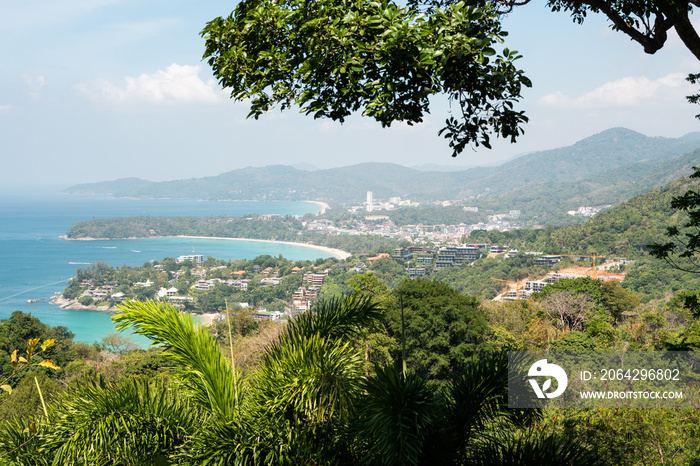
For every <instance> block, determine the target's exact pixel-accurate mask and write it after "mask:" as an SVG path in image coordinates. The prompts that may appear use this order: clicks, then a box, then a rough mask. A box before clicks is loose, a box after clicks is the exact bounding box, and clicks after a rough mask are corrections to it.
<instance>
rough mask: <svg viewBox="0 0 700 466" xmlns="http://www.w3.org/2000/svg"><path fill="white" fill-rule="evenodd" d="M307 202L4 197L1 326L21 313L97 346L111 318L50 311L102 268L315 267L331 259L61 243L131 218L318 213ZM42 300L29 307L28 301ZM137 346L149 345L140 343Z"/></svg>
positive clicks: (272, 247) (132, 243) (0, 201)
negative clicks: (80, 230) (88, 226)
mask: <svg viewBox="0 0 700 466" xmlns="http://www.w3.org/2000/svg"><path fill="white" fill-rule="evenodd" d="M318 211H319V206H318V205H316V204H313V203H309V202H254V201H236V202H221V201H195V200H181V199H147V200H144V199H138V200H137V199H117V198H110V197H81V196H68V195H61V194H55V193H37V192H32V193H18V192H1V191H0V319H6V318H8V317H9V316H10V315H11V314H12V312H14V311H17V310H20V311H23V312H26V313H31V314H32V315H33V316H35V317H37V318H39V319H40V320H41V321H42V322H44V323H46V324H49V325H51V326H56V325H65V326H66V327H68V328H69V329H70V331H71V332H73V333H74V334H75V340H76V341H84V342H87V343H92V342H93V341H99V340H100V339H101V338H102V337H104V336H105V335H107V334H109V333H112V332H114V331H115V329H114V326H113V324H112V322H111V320H110V314H109V313H105V312H97V311H74V310H67V309H60V308H59V307H57V306H53V305H51V304H49V303H48V299H49V298H50V297H51V296H53V294H54V293H57V292H61V291H63V289H64V288H65V287H66V285H67V282H68V280H69V279H70V278H71V277H73V276H74V275H75V271H76V270H77V268H78V267H85V266H87V265H89V264H92V263H95V262H97V261H104V262H107V263H109V264H110V265H112V266H115V267H117V266H120V265H122V264H126V265H128V266H138V265H143V264H144V263H146V262H148V261H151V260H158V261H159V260H162V259H163V258H165V257H173V256H174V257H177V256H180V255H184V254H192V253H193V251H194V253H195V254H201V255H203V256H205V257H208V256H213V257H216V258H217V259H252V258H254V257H256V256H258V255H261V254H269V255H272V256H278V255H279V254H282V255H283V256H284V257H285V258H288V259H290V260H305V259H310V260H314V259H317V258H320V257H323V258H325V257H329V256H328V254H326V253H324V252H321V251H318V250H315V249H311V248H308V247H304V246H297V245H289V244H280V243H265V242H258V241H227V240H214V239H194V238H145V239H129V240H103V241H65V240H61V239H59V236H61V235H64V234H65V233H66V231H67V230H68V229H69V228H70V226H71V225H73V224H74V223H75V222H77V221H79V220H88V219H92V218H110V217H126V216H142V215H143V216H173V215H187V216H212V215H231V216H242V215H248V214H280V215H286V214H289V215H303V214H305V213H316V212H318ZM30 299H31V300H40V301H39V302H35V303H28V302H27V300H30ZM135 341H136V342H137V343H139V344H144V343H146V342H145V341H144V340H143V339H138V338H135Z"/></svg>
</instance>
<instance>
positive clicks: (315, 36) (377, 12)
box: [202, 0, 531, 156]
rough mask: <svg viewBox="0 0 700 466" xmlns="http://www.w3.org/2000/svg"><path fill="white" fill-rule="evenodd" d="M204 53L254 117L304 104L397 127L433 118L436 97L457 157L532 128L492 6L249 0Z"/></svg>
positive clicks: (221, 22) (319, 113)
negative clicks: (446, 109)
mask: <svg viewBox="0 0 700 466" xmlns="http://www.w3.org/2000/svg"><path fill="white" fill-rule="evenodd" d="M202 35H203V37H204V38H205V40H206V51H205V54H204V57H205V58H207V59H208V61H209V64H210V65H211V66H212V68H213V70H214V75H215V76H216V77H217V78H218V79H219V83H220V84H221V85H222V86H224V87H225V88H228V89H229V90H230V91H231V96H232V98H234V99H237V100H246V99H250V105H251V109H250V113H249V116H253V117H255V118H258V117H259V116H260V115H261V114H263V113H264V112H266V111H268V110H270V109H271V108H272V107H274V106H279V107H280V108H281V109H282V110H284V109H287V108H290V107H292V106H299V108H300V109H301V111H302V112H304V113H306V114H307V115H309V114H311V115H313V116H314V117H315V118H321V117H323V118H331V119H333V120H337V121H340V122H343V121H344V120H345V119H346V118H347V117H348V116H350V115H351V114H352V113H354V112H358V111H361V112H362V114H363V115H365V116H369V117H372V118H374V119H375V120H377V121H378V122H380V123H381V124H382V125H383V126H389V125H391V123H392V122H394V121H405V122H407V123H408V124H409V125H410V124H414V123H419V122H421V121H423V117H424V115H425V114H426V113H427V112H428V111H429V99H430V97H431V96H433V95H435V94H445V95H446V96H447V98H448V99H449V101H450V103H451V106H452V112H451V115H450V116H448V118H447V119H446V121H445V126H444V127H443V128H442V129H441V130H440V132H439V133H440V134H444V136H445V138H447V139H448V140H449V144H450V147H451V148H452V149H453V156H454V155H456V154H458V153H460V152H461V151H462V150H463V149H464V148H465V147H466V146H467V145H470V144H473V145H480V144H481V145H484V146H486V147H490V136H491V134H494V133H495V134H496V135H500V136H502V137H504V138H510V139H511V141H515V139H516V137H517V136H518V135H520V134H521V133H522V128H521V125H522V124H523V123H525V122H527V117H526V116H525V115H524V113H523V112H522V111H518V110H515V109H514V104H515V103H516V102H518V100H519V99H520V97H521V95H520V94H521V90H522V88H523V86H525V87H529V86H530V85H531V83H530V80H529V79H528V78H527V77H526V76H525V75H524V74H523V72H522V71H521V70H519V69H518V68H517V67H516V66H515V63H514V62H515V60H517V59H518V58H519V55H518V54H517V52H515V51H512V50H509V49H508V48H503V49H502V50H501V51H500V53H499V52H498V51H497V50H496V48H500V47H501V45H500V44H502V43H503V41H504V37H505V36H506V35H507V33H506V32H505V31H503V30H502V29H501V24H500V21H499V16H498V12H497V11H496V10H494V9H493V8H492V7H490V6H488V5H484V6H477V7H475V6H468V5H466V4H465V3H464V2H459V3H455V4H451V5H449V6H448V7H446V8H445V9H440V8H438V9H435V10H434V11H432V12H430V14H423V13H421V12H419V11H418V10H416V9H413V8H407V7H401V6H398V5H397V4H395V3H394V2H391V1H388V0H383V1H380V2H376V1H372V2H366V1H355V0H321V1H316V2H306V1H302V0H247V1H243V2H241V3H239V4H238V6H237V7H236V9H235V11H234V12H233V13H232V14H231V15H230V16H229V17H228V18H216V19H214V20H212V21H210V22H209V23H208V24H207V26H206V27H205V29H204V30H203V31H202Z"/></svg>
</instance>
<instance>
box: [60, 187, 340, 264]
mask: <svg viewBox="0 0 700 466" xmlns="http://www.w3.org/2000/svg"><path fill="white" fill-rule="evenodd" d="M310 202H311V201H310ZM157 238H191V239H221V240H227V241H255V242H260V243H273V244H287V245H290V246H303V247H305V248H309V249H315V250H317V251H321V252H325V253H326V254H329V255H331V256H333V257H335V258H336V259H340V260H345V259H347V258H349V257H350V256H352V254H350V253H349V252H347V251H343V250H342V249H335V248H329V247H327V246H318V245H316V244H309V243H296V242H293V241H276V240H271V239H253V238H226V237H222V236H187V235H177V236H158V237H157ZM59 239H62V240H65V241H108V240H114V239H117V238H90V237H87V238H68V237H67V236H66V235H61V236H59ZM118 239H145V237H142V238H139V237H130V238H118Z"/></svg>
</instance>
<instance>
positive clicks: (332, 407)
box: [251, 335, 362, 423]
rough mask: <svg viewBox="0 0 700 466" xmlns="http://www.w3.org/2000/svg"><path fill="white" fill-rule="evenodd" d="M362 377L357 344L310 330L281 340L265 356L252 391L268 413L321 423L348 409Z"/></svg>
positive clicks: (351, 405)
mask: <svg viewBox="0 0 700 466" xmlns="http://www.w3.org/2000/svg"><path fill="white" fill-rule="evenodd" d="M361 377H362V358H361V356H360V355H359V354H358V352H357V351H356V350H354V349H353V348H352V347H351V346H350V345H349V344H348V343H343V342H342V341H339V340H325V339H323V338H320V337H318V336H317V335H314V336H311V337H308V338H304V339H303V340H297V341H295V342H294V344H287V345H284V346H280V347H279V348H278V350H277V352H276V357H275V358H267V359H265V362H264V364H263V365H261V366H260V369H259V371H258V373H257V374H256V378H255V384H254V386H255V391H254V395H251V396H254V397H255V399H256V400H257V404H258V406H259V407H260V408H262V410H263V411H264V412H265V413H267V414H268V415H270V416H281V417H285V418H287V419H294V420H298V421H307V422H313V423H322V422H326V421H329V420H330V419H332V418H333V417H335V416H338V417H339V418H341V419H345V418H347V417H348V416H349V415H350V413H351V412H352V410H353V406H354V400H355V399H356V397H357V396H358V395H359V393H360V382H361Z"/></svg>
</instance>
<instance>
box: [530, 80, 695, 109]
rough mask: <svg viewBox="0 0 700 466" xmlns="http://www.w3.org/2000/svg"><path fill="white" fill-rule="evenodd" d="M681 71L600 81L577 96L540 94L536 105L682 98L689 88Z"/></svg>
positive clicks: (610, 104)
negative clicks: (658, 76) (593, 87)
mask: <svg viewBox="0 0 700 466" xmlns="http://www.w3.org/2000/svg"><path fill="white" fill-rule="evenodd" d="M685 77H686V75H685V74H682V73H673V74H669V75H666V76H664V77H661V78H659V79H655V80H651V79H648V78H646V77H644V76H640V77H625V78H622V79H618V80H616V81H611V82H608V83H605V84H603V85H602V86H600V87H599V88H597V89H594V90H592V91H590V92H587V93H585V94H583V95H581V96H578V97H571V96H568V95H566V94H564V93H563V92H561V91H557V92H554V93H551V94H547V95H544V96H542V97H541V98H540V100H539V104H540V105H542V106H545V107H568V108H608V107H623V106H635V105H641V104H649V103H660V102H663V101H666V100H668V99H683V98H684V96H686V95H687V94H689V93H692V88H691V87H690V85H689V84H688V83H687V82H686V81H685Z"/></svg>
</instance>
